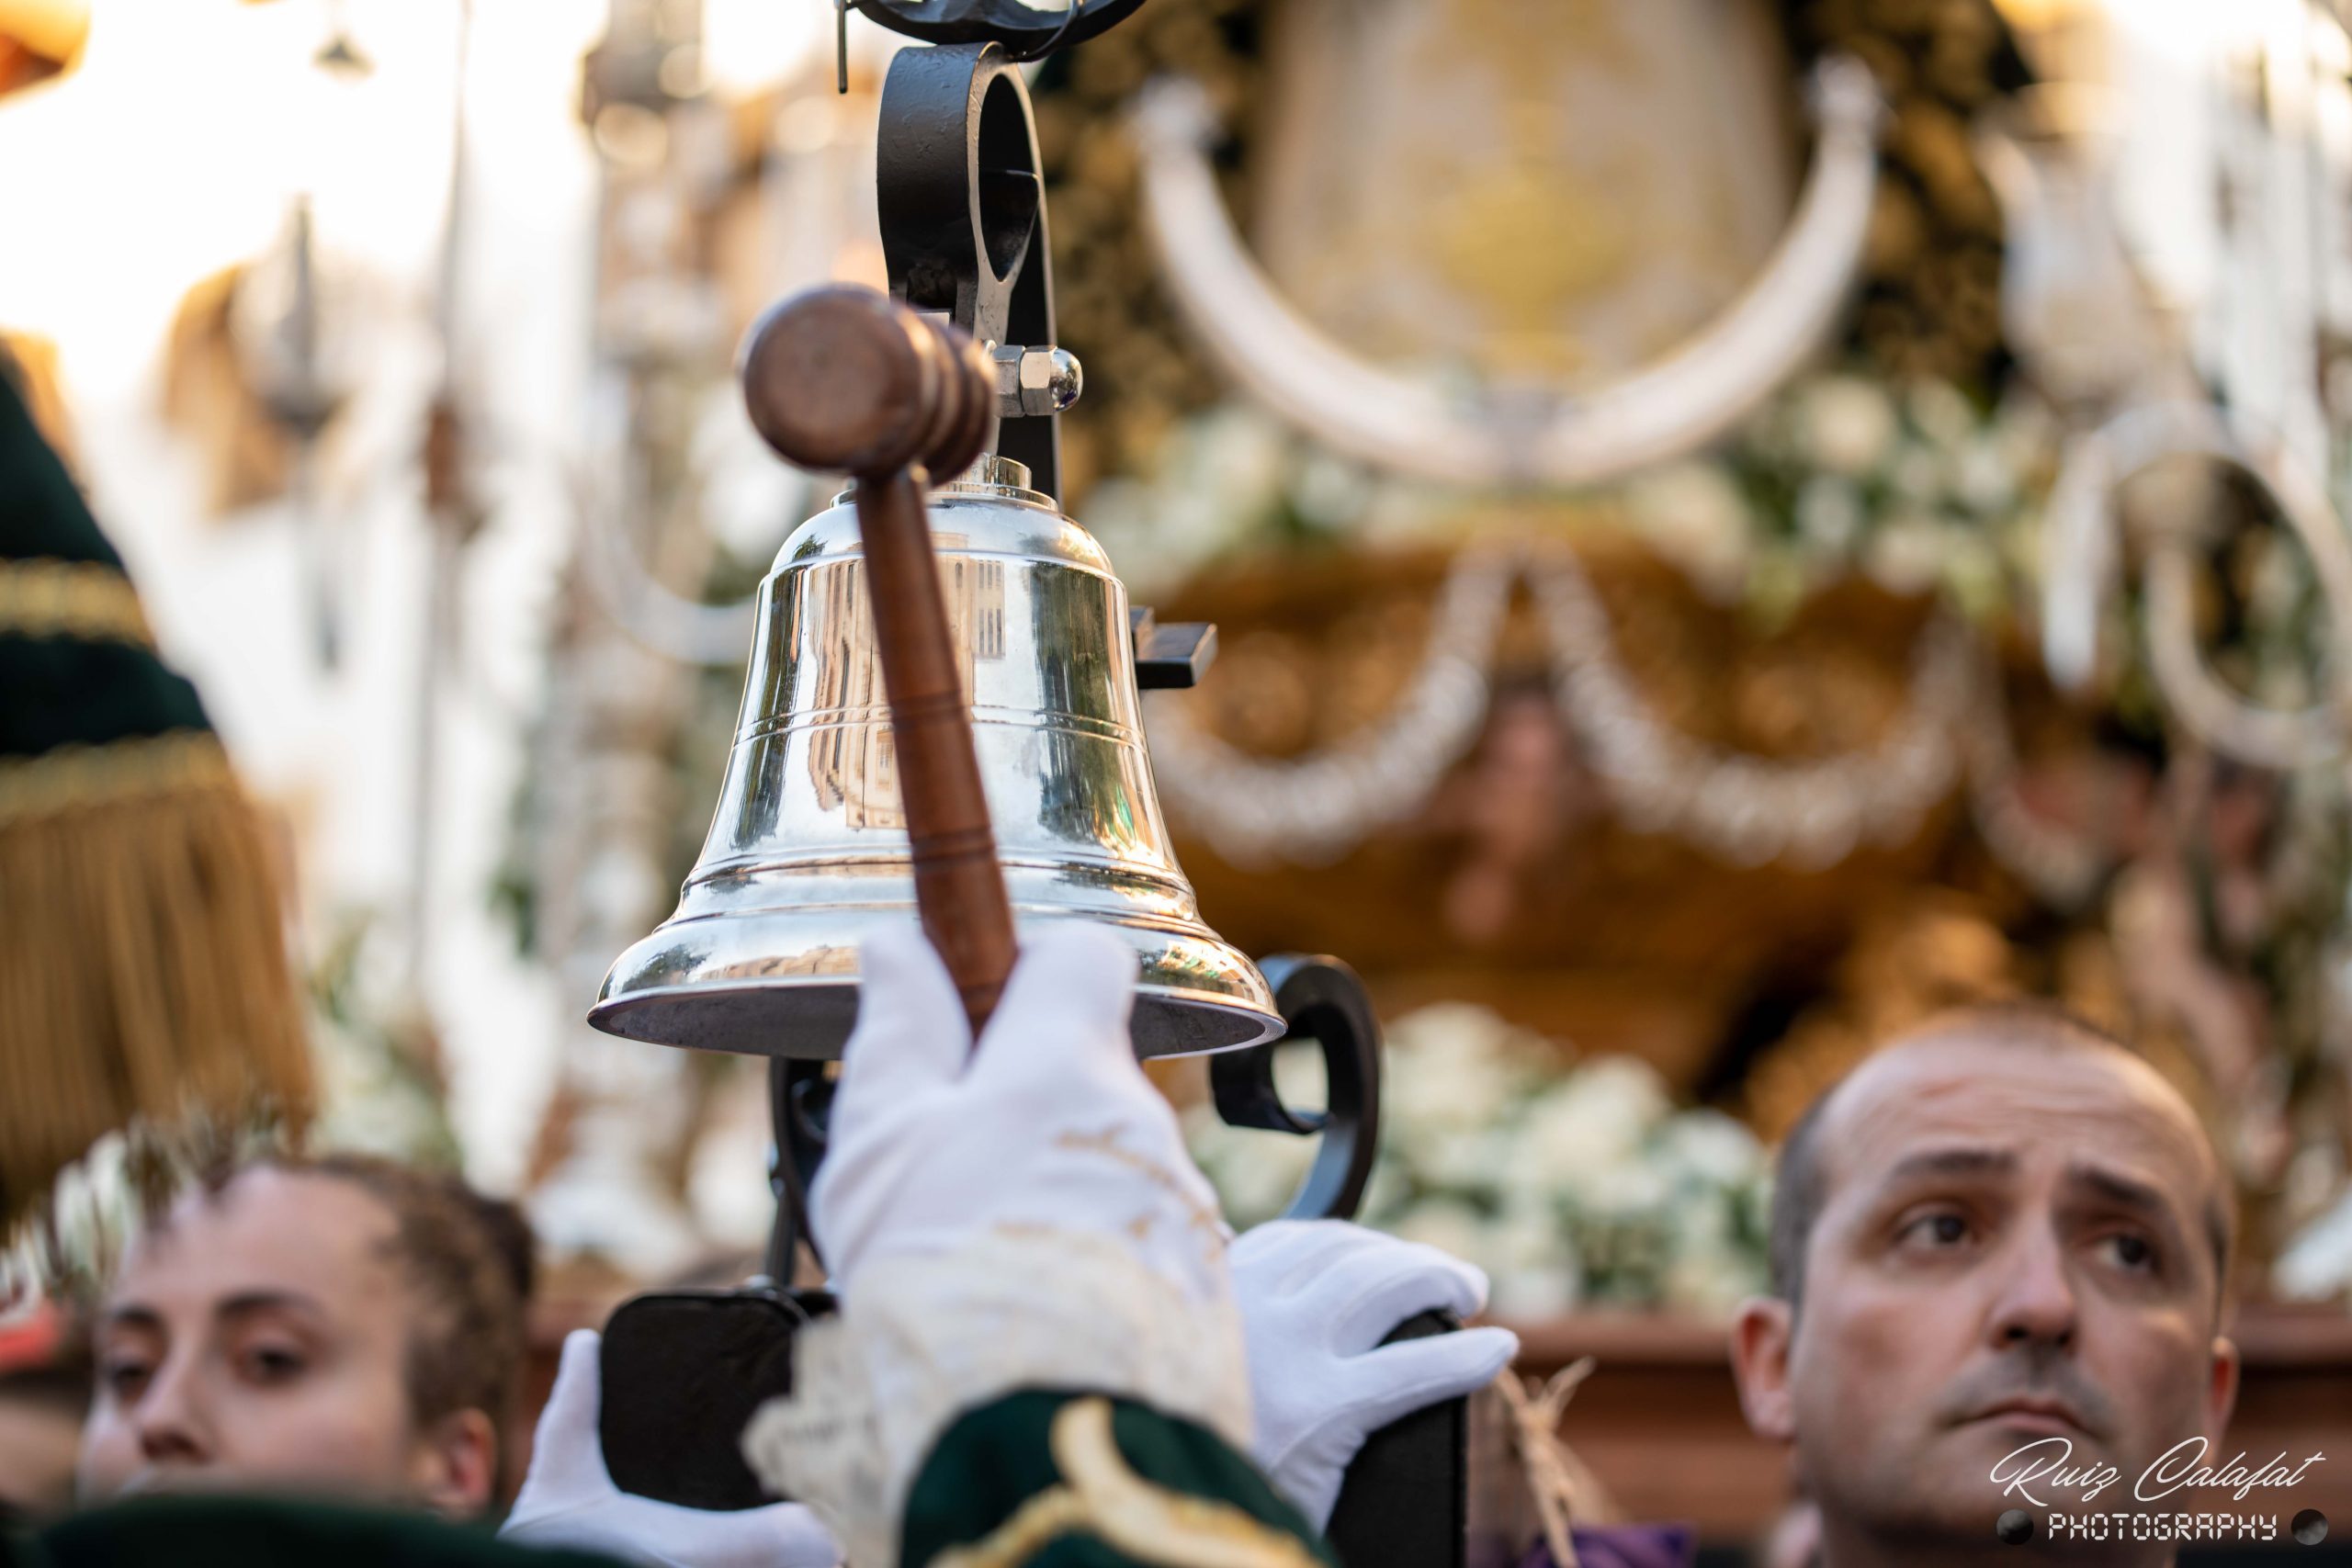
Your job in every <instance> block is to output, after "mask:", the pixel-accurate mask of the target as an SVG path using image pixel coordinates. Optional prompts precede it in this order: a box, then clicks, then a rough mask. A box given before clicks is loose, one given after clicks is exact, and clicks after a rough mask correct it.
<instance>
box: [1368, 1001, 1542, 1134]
mask: <svg viewBox="0 0 2352 1568" xmlns="http://www.w3.org/2000/svg"><path fill="white" fill-rule="evenodd" d="M1540 1049H1541V1045H1540V1042H1538V1041H1536V1039H1535V1037H1533V1036H1531V1035H1529V1034H1527V1033H1525V1032H1522V1031H1520V1030H1517V1029H1514V1028H1513V1027H1512V1026H1511V1025H1510V1023H1509V1022H1507V1021H1504V1020H1503V1019H1502V1018H1500V1017H1498V1015H1496V1014H1495V1013H1493V1012H1490V1011H1488V1010H1487V1009H1485V1008H1482V1007H1474V1006H1471V1005H1470V1004H1467V1003H1463V1002H1447V1003H1442V1004H1440V1005H1438V1006H1435V1007H1426V1008H1421V1009H1419V1010H1415V1011H1413V1012H1409V1013H1408V1014H1406V1015H1405V1016H1404V1017H1402V1018H1400V1019H1398V1020H1397V1021H1396V1022H1395V1023H1394V1024H1392V1025H1391V1026H1390V1027H1389V1031H1388V1053H1387V1061H1386V1064H1385V1066H1386V1068H1387V1077H1388V1081H1387V1082H1386V1083H1385V1084H1384V1085H1383V1086H1382V1087H1383V1093H1382V1095H1381V1102H1382V1106H1383V1108H1384V1110H1386V1111H1388V1112H1389V1115H1388V1122H1389V1125H1390V1132H1391V1135H1392V1136H1393V1137H1395V1138H1396V1139H1397V1144H1398V1145H1399V1146H1400V1147H1402V1148H1406V1149H1418V1148H1419V1146H1420V1145H1422V1144H1423V1143H1424V1142H1425V1141H1426V1140H1429V1139H1431V1138H1435V1137H1438V1136H1442V1135H1443V1134H1448V1133H1460V1132H1472V1131H1477V1130H1481V1129H1484V1128H1487V1127H1488V1126H1491V1125H1492V1124H1493V1123H1494V1122H1496V1121H1498V1119H1499V1118H1500V1117H1501V1115H1502V1113H1503V1111H1505V1109H1506V1108H1508V1107H1509V1106H1510V1103H1511V1101H1512V1100H1514V1099H1516V1098H1517V1097H1518V1096H1519V1094H1520V1093H1521V1090H1522V1089H1524V1088H1525V1087H1526V1085H1527V1083H1528V1081H1529V1079H1530V1078H1531V1077H1532V1075H1533V1072H1534V1070H1535V1067H1536V1064H1537V1062H1539V1061H1540V1059H1541V1058H1540V1057H1539V1056H1537V1055H1535V1052H1537V1051H1539V1050H1540Z"/></svg>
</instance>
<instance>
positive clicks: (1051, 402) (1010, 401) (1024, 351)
mask: <svg viewBox="0 0 2352 1568" xmlns="http://www.w3.org/2000/svg"><path fill="white" fill-rule="evenodd" d="M989 358H990V359H992V360H994V361H995V362H996V412H997V417H998V418H1000V419H1034V418H1035V417H1037V416H1038V415H1041V414H1049V413H1059V412H1062V410H1064V409H1066V408H1068V407H1069V406H1070V404H1072V403H1074V402H1076V401H1078V394H1079V392H1080V389H1083V388H1084V386H1085V384H1086V373H1085V371H1084V370H1083V369H1082V368H1081V367H1080V365H1079V363H1078V356H1077V355H1074V354H1071V353H1070V352H1069V351H1068V350H1067V349H1059V348H1023V347H1021V346H1020V345H1019V344H998V345H996V346H995V347H994V348H991V349H990V350H989Z"/></svg>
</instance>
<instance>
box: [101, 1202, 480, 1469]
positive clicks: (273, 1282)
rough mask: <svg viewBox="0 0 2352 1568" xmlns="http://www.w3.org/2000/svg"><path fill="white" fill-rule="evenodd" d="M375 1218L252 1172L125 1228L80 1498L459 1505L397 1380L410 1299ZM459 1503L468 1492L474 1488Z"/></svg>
mask: <svg viewBox="0 0 2352 1568" xmlns="http://www.w3.org/2000/svg"><path fill="white" fill-rule="evenodd" d="M394 1235H395V1224H394V1220H393V1217H392V1215H391V1213H390V1212H389V1211H388V1210H386V1208H385V1207H384V1206H383V1205H382V1204H381V1203H379V1201H377V1200H376V1199H375V1198H373V1197H371V1196H370V1195H369V1194H368V1193H367V1192H365V1191H363V1190H360V1189H359V1188H357V1187H355V1186H353V1185H351V1184H350V1183H348V1182H345V1181H340V1180H337V1179H333V1178H330V1177H322V1176H318V1175H306V1174H302V1173H300V1172H288V1171H283V1170H277V1169H272V1168H266V1167H263V1168H255V1169H252V1170H248V1171H245V1172H243V1173H242V1174H241V1175H239V1176H238V1177H237V1178H236V1179H234V1180H233V1181H232V1182H231V1183H230V1184H229V1185H228V1186H227V1187H226V1188H225V1189H223V1190H221V1191H220V1193H218V1194H216V1195H209V1196H208V1195H202V1194H199V1195H197V1196H194V1197H192V1198H189V1199H187V1200H186V1201H183V1202H181V1203H180V1204H179V1205H178V1206H177V1208H176V1209H175V1211H174V1212H173V1213H172V1215H171V1217H170V1218H169V1219H168V1220H167V1221H166V1222H165V1223H164V1224H161V1225H158V1226H156V1227H154V1228H153V1230H151V1231H150V1232H148V1233H147V1234H146V1235H143V1236H141V1238H140V1239H139V1241H138V1242H137V1243H136V1244H135V1245H134V1247H133V1248H132V1250H131V1253H130V1257H129V1258H128V1259H127V1260H126V1263H125V1267H124V1269H123V1272H122V1275H121V1278H120V1280H119V1283H118V1284H117V1286H116V1288H115V1290H114V1291H113V1292H112V1294H111V1296H110V1297H109V1299H108V1300H107V1303H106V1307H105V1310H104V1313H103V1314H102V1315H101V1316H100V1318H99V1321H98V1324H97V1340H96V1359H97V1390H96V1400H95V1403H94V1404H93V1405H92V1408H91V1411H90V1418H89V1423H88V1425H87V1427H85V1430H84V1433H83V1440H82V1459H81V1467H80V1474H79V1485H80V1491H81V1495H82V1498H83V1501H85V1503H96V1502H101V1501H104V1500H106V1499H108V1498H111V1497H116V1496H120V1495H128V1494H130V1493H134V1492H145V1491H166V1490H168V1491H182V1492H185V1491H199V1490H200V1491H233V1492H242V1493H270V1494H280V1495H283V1494H296V1495H327V1496H333V1497H338V1498H346V1499H353V1500H357V1501H365V1502H377V1503H390V1504H419V1505H424V1506H436V1507H441V1508H443V1509H444V1510H445V1511H448V1512H462V1511H465V1508H466V1506H467V1504H468V1502H469V1499H468V1498H467V1497H465V1496H462V1495H458V1492H459V1491H463V1490H464V1488H463V1487H459V1488H458V1491H453V1490H452V1487H453V1483H458V1482H469V1481H470V1480H471V1479H472V1478H471V1477H469V1476H458V1475H454V1474H453V1473H452V1471H451V1466H450V1462H449V1461H450V1458H451V1455H450V1452H449V1450H448V1445H447V1443H446V1442H445V1441H443V1440H442V1439H441V1436H440V1435H438V1434H431V1433H421V1432H419V1431H418V1430H417V1429H416V1427H415V1423H414V1421H413V1419H412V1416H411V1413H410V1404H409V1397H408V1391H407V1387H406V1384H405V1382H404V1370H405V1362H406V1358H407V1345H408V1337H409V1335H410V1333H411V1332H412V1330H413V1324H414V1320H415V1315H416V1312H417V1303H416V1302H415V1300H414V1297H413V1291H412V1289H411V1286H410V1284H409V1282H408V1280H407V1279H406V1278H405V1276H404V1274H403V1271H402V1269H401V1263H400V1260H399V1256H398V1254H397V1253H396V1252H395V1251H394V1249H393V1241H394ZM470 1501H471V1502H472V1503H474V1504H476V1505H478V1504H479V1502H480V1499H479V1498H472V1499H470Z"/></svg>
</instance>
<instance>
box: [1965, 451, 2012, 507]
mask: <svg viewBox="0 0 2352 1568" xmlns="http://www.w3.org/2000/svg"><path fill="white" fill-rule="evenodd" d="M1953 489H1954V491H1957V493H1958V495H1959V498H1960V503H1961V504H1962V506H1965V507H1967V508H1968V509H1969V510H1970V511H1972V512H1974V513H1979V514H1981V515H1985V516H1991V515H1994V514H1996V513H2003V512H2007V510H2008V509H2009V508H2010V507H2012V506H2014V505H2015V504H2017V499H2018V476H2017V470H2016V468H2013V467H2012V466H2011V465H2010V462H2009V455H2008V454H2007V452H2005V451H2003V450H2002V449H2001V446H2000V445H1999V443H1997V442H1996V441H1994V440H1992V439H1990V438H1989V437H1988V438H1986V439H1985V440H1981V441H1971V442H1970V443H1969V444H1968V445H1967V446H1964V447H1962V449H1961V454H1960V463H1959V471H1958V473H1957V474H1956V475H1955V477H1954V483H1953Z"/></svg>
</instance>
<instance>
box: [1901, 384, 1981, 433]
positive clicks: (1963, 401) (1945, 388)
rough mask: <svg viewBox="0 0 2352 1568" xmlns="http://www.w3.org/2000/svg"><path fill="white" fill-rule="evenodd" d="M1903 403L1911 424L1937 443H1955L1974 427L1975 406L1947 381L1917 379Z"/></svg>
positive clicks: (1975, 421)
mask: <svg viewBox="0 0 2352 1568" xmlns="http://www.w3.org/2000/svg"><path fill="white" fill-rule="evenodd" d="M1903 403H1904V412H1905V413H1907V414H1909V415H1910V416H1911V423H1913V424H1915V425H1917V427H1918V429H1919V432H1920V434H1923V435H1925V436H1927V438H1928V440H1930V441H1932V442H1934V443H1935V444H1936V445H1937V446H1959V445H1960V444H1961V443H1962V442H1963V441H1965V440H1967V439H1968V438H1969V436H1970V435H1971V434H1973V433H1974V431H1975V429H1976V423H1977V420H1976V409H1975V406H1974V405H1973V404H1972V403H1971V402H1969V400H1968V397H1967V394H1966V393H1964V392H1962V390H1961V389H1959V388H1957V387H1955V386H1953V385H1952V384H1951V382H1949V381H1922V382H1919V383H1918V384H1917V386H1914V387H1913V388H1912V389H1910V391H1909V392H1908V393H1907V394H1905V397H1904V400H1903Z"/></svg>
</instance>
